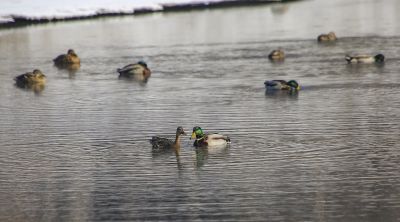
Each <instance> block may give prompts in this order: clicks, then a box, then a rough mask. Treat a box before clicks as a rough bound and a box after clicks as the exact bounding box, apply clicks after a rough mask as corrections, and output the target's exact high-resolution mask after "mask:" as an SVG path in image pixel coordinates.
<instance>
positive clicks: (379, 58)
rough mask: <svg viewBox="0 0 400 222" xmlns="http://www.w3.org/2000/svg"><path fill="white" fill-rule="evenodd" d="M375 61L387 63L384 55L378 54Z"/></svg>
mask: <svg viewBox="0 0 400 222" xmlns="http://www.w3.org/2000/svg"><path fill="white" fill-rule="evenodd" d="M375 61H376V62H384V61H385V56H384V55H382V54H378V55H376V56H375Z"/></svg>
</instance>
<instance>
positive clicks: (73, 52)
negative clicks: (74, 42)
mask: <svg viewBox="0 0 400 222" xmlns="http://www.w3.org/2000/svg"><path fill="white" fill-rule="evenodd" d="M67 54H68V55H73V56H77V55H76V53H75V51H74V50H73V49H68V52H67Z"/></svg>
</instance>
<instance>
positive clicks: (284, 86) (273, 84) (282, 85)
mask: <svg viewBox="0 0 400 222" xmlns="http://www.w3.org/2000/svg"><path fill="white" fill-rule="evenodd" d="M264 85H265V87H266V88H267V90H300V85H299V84H298V83H297V81H296V80H289V81H287V82H286V81H285V80H267V81H265V82H264Z"/></svg>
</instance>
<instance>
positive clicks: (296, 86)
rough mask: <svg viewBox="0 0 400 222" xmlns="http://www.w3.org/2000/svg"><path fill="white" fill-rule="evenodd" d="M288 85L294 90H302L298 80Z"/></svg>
mask: <svg viewBox="0 0 400 222" xmlns="http://www.w3.org/2000/svg"><path fill="white" fill-rule="evenodd" d="M287 85H288V86H290V87H292V88H293V89H296V90H300V85H299V83H297V81H296V80H289V81H288V82H287Z"/></svg>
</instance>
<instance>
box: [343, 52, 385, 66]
mask: <svg viewBox="0 0 400 222" xmlns="http://www.w3.org/2000/svg"><path fill="white" fill-rule="evenodd" d="M345 59H346V61H347V62H348V63H369V64H371V63H383V62H384V61H385V56H384V55H382V54H378V55H376V56H369V55H357V56H349V55H346V57H345Z"/></svg>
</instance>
